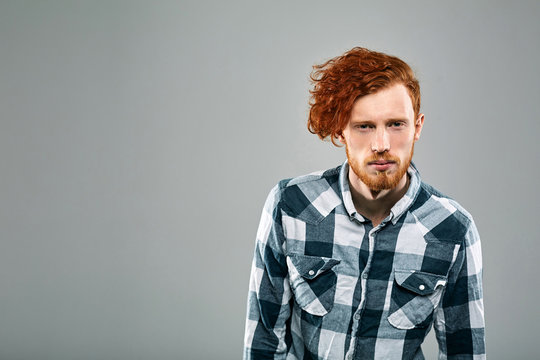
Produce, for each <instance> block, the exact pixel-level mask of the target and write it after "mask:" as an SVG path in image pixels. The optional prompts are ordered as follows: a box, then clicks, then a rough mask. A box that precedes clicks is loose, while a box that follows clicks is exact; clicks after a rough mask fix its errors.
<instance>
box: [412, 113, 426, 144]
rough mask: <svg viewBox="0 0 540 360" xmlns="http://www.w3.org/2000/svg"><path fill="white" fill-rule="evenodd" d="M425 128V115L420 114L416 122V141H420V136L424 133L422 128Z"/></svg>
mask: <svg viewBox="0 0 540 360" xmlns="http://www.w3.org/2000/svg"><path fill="white" fill-rule="evenodd" d="M423 126H424V114H418V117H417V118H416V121H415V123H414V141H418V139H420V134H421V133H422V127H423Z"/></svg>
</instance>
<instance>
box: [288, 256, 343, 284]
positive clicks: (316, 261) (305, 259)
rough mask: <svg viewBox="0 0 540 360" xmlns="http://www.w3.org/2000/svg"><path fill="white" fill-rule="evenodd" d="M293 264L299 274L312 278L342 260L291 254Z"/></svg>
mask: <svg viewBox="0 0 540 360" xmlns="http://www.w3.org/2000/svg"><path fill="white" fill-rule="evenodd" d="M288 256H289V258H290V259H291V262H292V264H293V265H294V267H295V268H296V271H297V272H298V274H299V275H300V276H301V277H303V278H304V279H307V280H311V279H313V278H315V277H317V276H319V275H320V274H322V273H323V272H325V271H326V270H329V269H331V268H333V267H334V266H335V265H337V264H339V263H340V262H341V261H340V260H336V259H331V258H327V257H319V256H308V255H300V254H289V255H288Z"/></svg>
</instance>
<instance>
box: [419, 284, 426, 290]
mask: <svg viewBox="0 0 540 360" xmlns="http://www.w3.org/2000/svg"><path fill="white" fill-rule="evenodd" d="M418 288H419V289H420V290H424V289H425V288H426V287H425V286H424V285H420V286H419V287H418Z"/></svg>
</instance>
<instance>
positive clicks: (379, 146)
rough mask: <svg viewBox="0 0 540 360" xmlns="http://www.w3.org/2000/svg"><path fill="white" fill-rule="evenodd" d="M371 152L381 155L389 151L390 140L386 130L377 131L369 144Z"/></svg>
mask: <svg viewBox="0 0 540 360" xmlns="http://www.w3.org/2000/svg"><path fill="white" fill-rule="evenodd" d="M371 150H372V151H374V152H378V153H383V152H385V151H388V150H390V139H389V138H388V132H387V131H386V129H377V131H376V132H375V138H374V139H373V140H372V143H371Z"/></svg>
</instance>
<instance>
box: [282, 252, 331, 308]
mask: <svg viewBox="0 0 540 360" xmlns="http://www.w3.org/2000/svg"><path fill="white" fill-rule="evenodd" d="M339 263H340V261H339V260H336V259H331V258H326V257H318V256H308V255H300V254H289V255H287V265H288V267H289V282H290V285H291V289H292V292H293V294H294V298H295V301H296V303H297V304H298V305H299V306H300V307H301V308H302V309H303V310H304V311H306V312H308V313H310V314H312V315H316V316H323V315H326V314H327V313H328V312H329V311H330V310H332V307H333V305H334V296H335V294H336V283H337V275H336V273H335V272H334V271H332V270H331V269H332V268H333V267H334V266H336V265H337V264H339Z"/></svg>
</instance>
